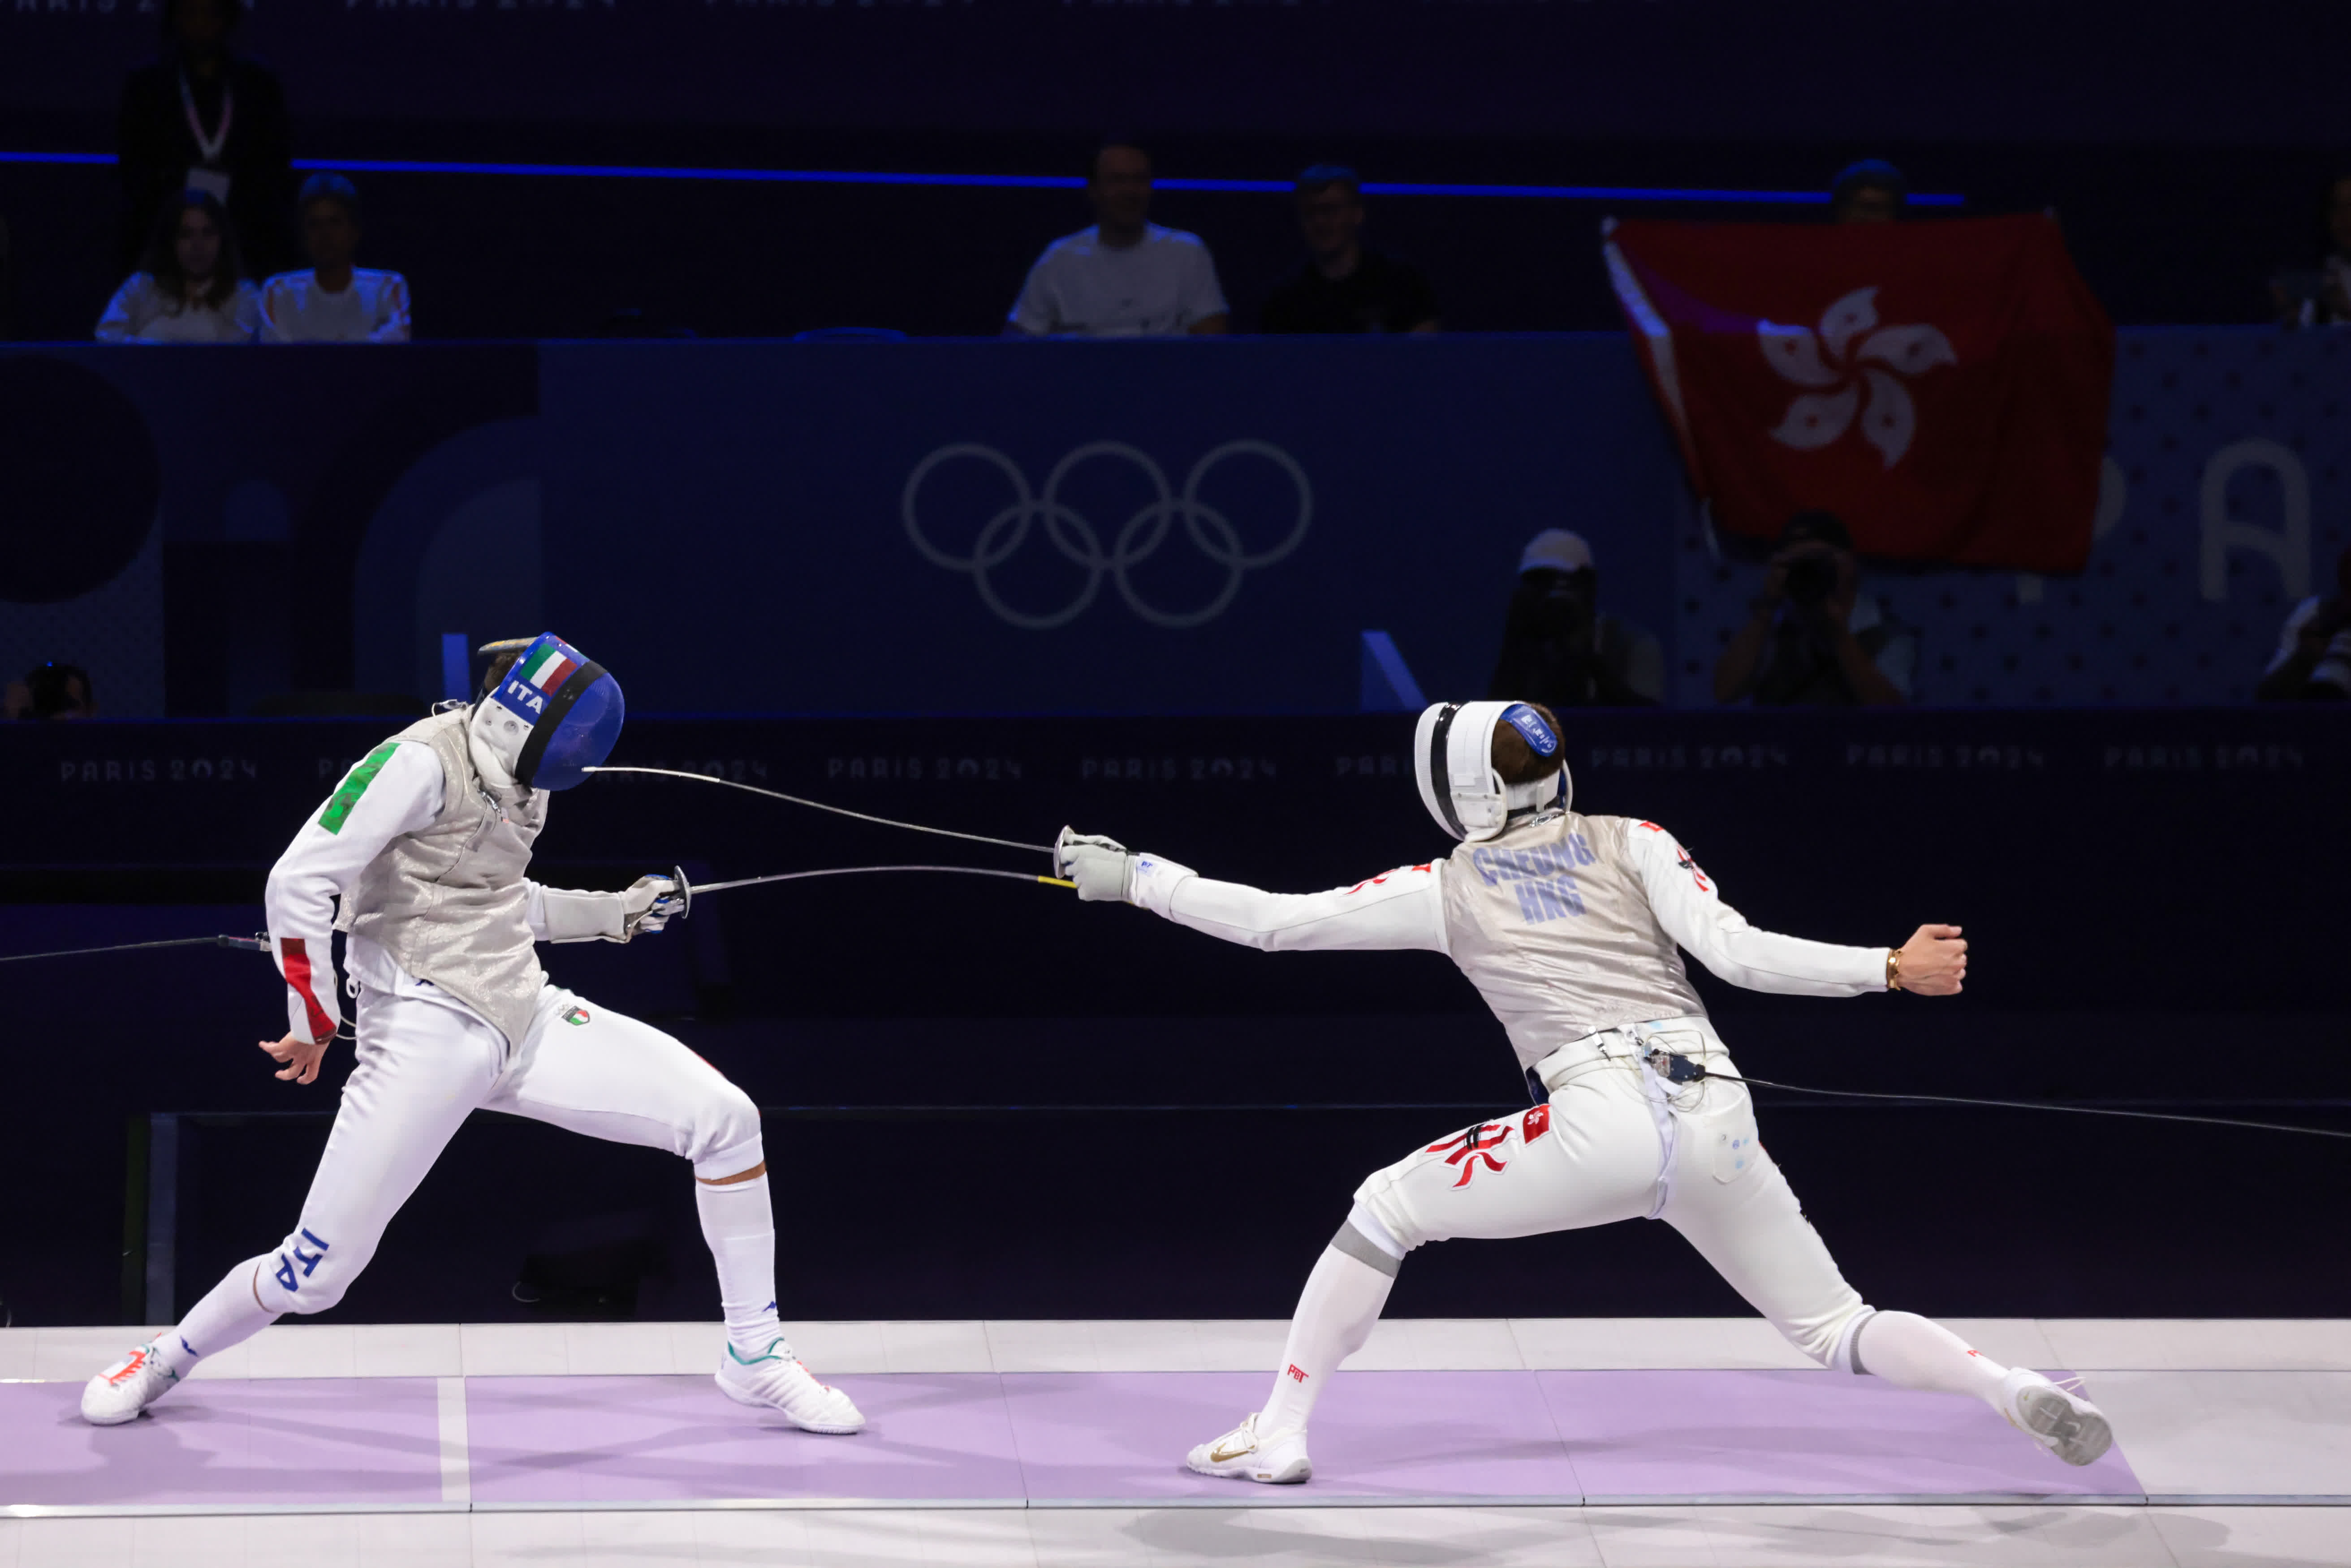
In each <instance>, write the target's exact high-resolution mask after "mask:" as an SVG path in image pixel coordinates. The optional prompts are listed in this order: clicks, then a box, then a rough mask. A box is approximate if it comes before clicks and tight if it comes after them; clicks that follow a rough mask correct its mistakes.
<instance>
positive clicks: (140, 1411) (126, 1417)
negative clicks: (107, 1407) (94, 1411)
mask: <svg viewBox="0 0 2351 1568" xmlns="http://www.w3.org/2000/svg"><path fill="white" fill-rule="evenodd" d="M146 1413H147V1407H146V1406H144V1405H141V1406H138V1407H136V1408H135V1409H131V1410H126V1411H124V1412H123V1413H122V1414H121V1415H120V1416H93V1415H91V1414H90V1413H89V1411H88V1410H84V1411H83V1412H82V1413H81V1418H82V1419H83V1420H84V1421H86V1422H88V1423H89V1425H91V1426H93V1427H125V1426H129V1425H130V1424H131V1422H133V1421H136V1420H137V1419H139V1417H140V1416H143V1415H145V1414H146Z"/></svg>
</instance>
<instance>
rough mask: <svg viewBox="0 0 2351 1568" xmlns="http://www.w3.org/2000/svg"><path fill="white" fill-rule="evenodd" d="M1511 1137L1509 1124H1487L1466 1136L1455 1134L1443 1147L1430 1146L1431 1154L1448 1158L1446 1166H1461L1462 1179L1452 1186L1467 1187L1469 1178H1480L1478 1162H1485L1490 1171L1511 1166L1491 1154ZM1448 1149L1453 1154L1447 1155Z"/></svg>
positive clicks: (1473, 1128)
mask: <svg viewBox="0 0 2351 1568" xmlns="http://www.w3.org/2000/svg"><path fill="white" fill-rule="evenodd" d="M1509 1139H1510V1124H1509V1123H1508V1122H1488V1123H1486V1124H1482V1125H1479V1126H1476V1127H1472V1128H1470V1129H1469V1130H1468V1132H1466V1133H1456V1134H1453V1136H1451V1137H1449V1138H1447V1139H1446V1140H1445V1141H1444V1142H1443V1143H1441V1144H1431V1145H1428V1152H1429V1153H1430V1154H1432V1155H1445V1163H1446V1164H1447V1165H1448V1166H1460V1167H1461V1179H1460V1180H1459V1181H1457V1182H1455V1183H1454V1184H1453V1185H1454V1186H1468V1185H1469V1178H1470V1177H1471V1176H1476V1175H1477V1174H1478V1162H1479V1160H1483V1161H1485V1162H1486V1168H1487V1169H1488V1170H1489V1171H1499V1170H1500V1169H1501V1168H1502V1167H1503V1166H1504V1165H1505V1164H1507V1163H1508V1162H1506V1161H1503V1160H1498V1159H1496V1158H1495V1157H1494V1155H1493V1153H1492V1151H1494V1150H1496V1149H1499V1148H1500V1147H1501V1146H1502V1145H1503V1144H1504V1143H1506V1142H1508V1141H1509ZM1447 1149H1451V1150H1452V1151H1453V1152H1452V1153H1451V1154H1449V1155H1446V1154H1445V1151H1446V1150H1447Z"/></svg>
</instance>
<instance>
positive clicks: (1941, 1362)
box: [1853, 1312, 2008, 1409]
mask: <svg viewBox="0 0 2351 1568" xmlns="http://www.w3.org/2000/svg"><path fill="white" fill-rule="evenodd" d="M1853 1351H1854V1361H1855V1364H1857V1365H1858V1366H1859V1367H1860V1368H1861V1370H1862V1371H1864V1372H1871V1373H1876V1375H1878V1376H1880V1377H1882V1378H1884V1379H1886V1382H1888V1383H1891V1384H1893V1385H1895V1386H1896V1387H1897V1388H1929V1389H1932V1390H1934V1391H1935V1392H1936V1393H1938V1394H1971V1395H1973V1396H1975V1397H1977V1398H1978V1399H1981V1400H1984V1401H1986V1402H1987V1403H1989V1404H1991V1406H1993V1407H1994V1408H1995V1409H1997V1408H1998V1407H1999V1405H2000V1383H2001V1378H2003V1377H2006V1376H2007V1375H2008V1368H2006V1367H2004V1366H2002V1365H2001V1364H2000V1363H1998V1362H1996V1361H1994V1360H1992V1359H1991V1357H1990V1356H1987V1355H1985V1354H1983V1353H1982V1352H1980V1351H1976V1350H1970V1348H1969V1347H1968V1343H1967V1341H1965V1340H1963V1339H1961V1338H1960V1337H1959V1335H1957V1334H1955V1333H1952V1332H1951V1331H1950V1330H1949V1329H1947V1328H1945V1327H1944V1326H1943V1325H1942V1324H1940V1323H1938V1322H1934V1321H1933V1320H1932V1319H1930V1318H1922V1317H1920V1316H1918V1314H1917V1313H1916V1312H1879V1313H1876V1315H1875V1316H1873V1317H1871V1318H1870V1319H1869V1321H1868V1322H1865V1323H1863V1324H1862V1325H1861V1331H1860V1335H1859V1337H1858V1338H1856V1339H1855V1341H1854V1347H1853Z"/></svg>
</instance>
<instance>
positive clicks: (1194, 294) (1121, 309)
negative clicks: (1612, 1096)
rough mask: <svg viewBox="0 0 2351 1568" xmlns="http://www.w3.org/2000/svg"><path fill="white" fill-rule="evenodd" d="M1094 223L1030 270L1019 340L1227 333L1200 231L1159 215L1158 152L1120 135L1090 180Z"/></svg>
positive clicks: (1019, 305)
mask: <svg viewBox="0 0 2351 1568" xmlns="http://www.w3.org/2000/svg"><path fill="white" fill-rule="evenodd" d="M1086 195H1087V197H1088V198H1089V199H1090V200H1092V203H1093V206H1094V225H1093V227H1092V228H1088V229H1080V230H1079V231H1078V232H1077V233H1076V234H1073V235H1065V236H1064V237H1062V238H1061V239H1057V240H1055V241H1054V242H1053V243H1052V244H1051V245H1050V246H1046V247H1045V254H1044V255H1042V256H1039V257H1038V258H1037V264H1036V265H1035V266H1034V267H1030V268H1029V281H1028V282H1027V283H1026V284H1024V285H1022V287H1021V289H1020V298H1019V299H1018V300H1016V301H1015V302H1014V303H1013V307H1012V314H1011V316H1010V317H1009V318H1008V319H1007V321H1006V323H1005V328H1004V332H1005V336H1007V337H1013V338H1058V337H1070V338H1167V337H1178V336H1182V335H1184V334H1186V333H1190V334H1197V335H1204V336H1205V335H1212V334H1216V333H1220V332H1222V331H1224V330H1225V329H1226V327H1227V325H1228V322H1229V320H1230V315H1229V312H1228V309H1227V308H1226V305H1225V292H1224V290H1223V289H1222V288H1221V287H1218V286H1217V264H1216V261H1215V259H1214V258H1213V257H1211V256H1209V255H1208V247H1207V246H1206V245H1204V244H1202V243H1201V241H1200V236H1199V235H1196V234H1186V233H1185V232H1184V231H1183V230H1182V229H1171V228H1162V227H1161V226H1160V225H1157V224H1155V223H1153V222H1151V221H1150V216H1151V158H1150V155H1149V154H1148V153H1146V152H1144V151H1143V149H1141V148H1139V147H1132V146H1129V145H1127V144H1126V143H1124V142H1119V141H1113V142H1111V143H1108V144H1107V145H1105V146H1103V147H1102V148H1101V149H1100V150H1099V151H1097V152H1095V153H1094V162H1093V167H1092V170H1090V171H1089V172H1088V173H1087V176H1086Z"/></svg>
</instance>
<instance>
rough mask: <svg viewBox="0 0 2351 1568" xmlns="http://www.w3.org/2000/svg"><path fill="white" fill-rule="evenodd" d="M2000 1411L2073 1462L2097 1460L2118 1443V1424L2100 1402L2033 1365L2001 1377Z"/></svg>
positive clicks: (2033, 1437) (2083, 1463) (2073, 1463)
mask: <svg viewBox="0 0 2351 1568" xmlns="http://www.w3.org/2000/svg"><path fill="white" fill-rule="evenodd" d="M2000 1413H2001V1415H2003V1416H2007V1417H2008V1424H2009V1425H2010V1426H2011V1427H2015V1428H2016V1429H2017V1430H2018V1431H2020V1432H2022V1433H2023V1434H2024V1435H2025V1436H2027V1437H2031V1438H2032V1440H2033V1441H2034V1442H2036V1443H2038V1444H2040V1445H2041V1446H2042V1447H2043V1448H2046V1449H2048V1450H2049V1451H2050V1452H2051V1453H2053V1454H2054V1455H2056V1456H2057V1457H2058V1458H2061V1459H2063V1460H2064V1461H2065V1462H2066V1463H2067V1464H2069V1465H2091V1464H2095V1463H2097V1461H2098V1457H2099V1456H2100V1455H2102V1454H2104V1453H2105V1451H2106V1450H2107V1449H2108V1448H2112V1447H2114V1442H2115V1434H2114V1428H2113V1427H2109V1426H2107V1425H2106V1418H2105V1416H2104V1415H2103V1414H2102V1413H2100V1411H2099V1409H2098V1407H2097V1406H2095V1405H2093V1404H2091V1403H2090V1402H2089V1401H2088V1400H2086V1399H2085V1398H2083V1397H2082V1396H2080V1395H2078V1394H2075V1393H2074V1392H2073V1391H2072V1390H2071V1389H2067V1388H2062V1387H2060V1386H2058V1385H2056V1384H2054V1383H2052V1382H2050V1381H2049V1379H2047V1378H2045V1377H2043V1376H2042V1375H2041V1374H2039V1373H2037V1372H2035V1371H2033V1370H2032V1368H2031V1367H2029V1366H2020V1367H2016V1368H2013V1369H2012V1370H2011V1371H2010V1373H2009V1375H2007V1376H2006V1377H2005V1378H2003V1379H2001V1385H2000Z"/></svg>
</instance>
